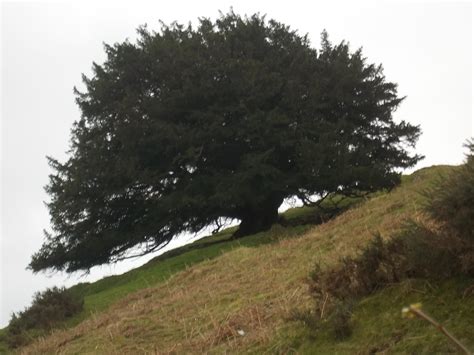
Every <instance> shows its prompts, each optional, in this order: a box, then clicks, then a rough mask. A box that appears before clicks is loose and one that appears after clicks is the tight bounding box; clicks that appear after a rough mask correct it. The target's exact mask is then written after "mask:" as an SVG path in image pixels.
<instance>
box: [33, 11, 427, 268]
mask: <svg viewBox="0 0 474 355" xmlns="http://www.w3.org/2000/svg"><path fill="white" fill-rule="evenodd" d="M105 51H106V53H107V60H106V61H105V63H104V64H103V65H98V64H95V63H94V64H93V73H94V74H93V76H92V77H90V78H88V77H86V76H83V82H84V84H85V91H83V92H79V91H78V90H76V95H77V103H78V105H79V107H80V109H81V111H82V117H81V119H80V120H79V121H77V122H76V123H75V124H74V127H73V130H72V139H71V149H70V152H69V158H68V160H67V161H66V162H65V163H60V162H59V161H57V160H55V159H53V158H49V163H50V165H51V167H52V169H53V170H54V173H53V174H52V175H50V182H49V185H48V186H47V187H46V191H47V192H48V194H49V195H50V197H51V202H50V203H49V204H48V207H49V211H50V215H51V221H52V226H53V233H52V234H47V235H46V241H45V243H44V245H43V246H42V248H41V249H40V250H39V252H37V253H36V254H34V255H33V257H32V261H31V264H30V267H31V268H32V269H33V270H34V271H39V270H42V269H47V268H51V269H56V270H66V271H68V272H72V271H76V270H81V269H85V270H88V269H89V268H90V267H92V266H94V265H99V264H103V263H109V262H114V261H117V260H120V259H123V258H126V257H128V256H130V251H131V250H132V249H134V248H135V249H136V248H137V247H140V248H141V249H140V250H141V251H140V252H139V255H142V254H145V253H149V252H151V251H154V250H156V249H158V248H161V247H163V246H164V245H166V244H167V243H168V242H169V241H170V240H172V238H173V237H174V236H176V235H177V234H179V233H182V232H196V231H199V230H201V229H202V228H204V227H206V226H210V225H212V224H213V223H218V222H219V221H221V220H222V218H230V219H238V220H240V221H241V223H240V228H239V231H238V232H237V235H238V236H239V235H240V236H241V235H247V234H251V233H254V232H257V231H260V230H265V229H267V228H269V227H270V226H271V225H272V223H275V222H276V221H277V218H278V207H279V206H280V205H281V203H282V201H283V200H284V199H285V198H287V197H290V196H296V197H298V198H299V199H301V200H302V201H303V202H305V203H310V201H311V198H312V196H316V195H318V196H324V195H326V194H328V193H331V192H339V193H343V194H350V193H354V191H373V190H376V189H380V188H390V187H392V186H394V185H396V184H397V183H398V181H399V174H398V173H397V170H396V169H397V168H407V167H410V166H413V165H414V164H415V163H416V162H417V161H418V160H419V159H420V156H418V155H413V156H411V155H410V154H409V152H407V150H406V149H407V148H408V147H409V146H414V144H415V142H416V140H417V138H418V136H419V134H420V130H419V128H418V127H415V126H412V125H410V124H408V123H406V122H403V121H402V122H400V123H396V122H394V120H393V118H392V112H393V111H394V110H395V109H396V108H397V107H398V105H399V104H400V103H401V102H402V100H403V98H400V97H398V96H397V86H396V84H394V83H391V82H387V81H386V80H385V76H384V74H383V70H382V66H376V65H374V64H368V63H367V61H366V58H364V57H363V55H362V52H361V50H357V51H355V52H354V53H351V52H350V50H349V46H348V44H347V43H345V42H342V43H340V44H339V45H333V44H332V43H330V42H329V40H328V36H327V34H326V33H325V32H323V34H322V48H321V49H320V50H319V51H318V50H316V49H314V48H312V47H311V46H310V42H309V39H308V37H307V36H301V35H299V34H298V33H297V32H296V31H293V30H290V28H289V27H288V26H286V25H283V24H281V23H279V22H276V21H274V20H270V21H266V20H265V17H262V16H260V15H258V14H256V15H253V16H251V17H241V16H239V15H237V14H235V13H233V12H232V11H231V12H230V13H228V14H225V15H221V16H220V18H219V19H217V20H216V21H215V22H212V21H211V20H209V19H200V20H199V24H198V26H197V28H193V27H192V26H191V25H189V26H183V25H180V24H177V23H174V24H172V25H170V26H167V25H162V28H161V31H159V32H158V33H156V32H150V31H148V30H147V28H146V27H141V28H139V29H138V40H137V42H136V43H130V42H129V41H125V42H123V43H117V44H115V45H113V46H109V45H106V46H105Z"/></svg>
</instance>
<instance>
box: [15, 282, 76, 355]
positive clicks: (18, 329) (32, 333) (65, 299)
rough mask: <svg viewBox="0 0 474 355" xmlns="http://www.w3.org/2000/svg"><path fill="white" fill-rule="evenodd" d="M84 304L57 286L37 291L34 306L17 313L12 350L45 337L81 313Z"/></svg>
mask: <svg viewBox="0 0 474 355" xmlns="http://www.w3.org/2000/svg"><path fill="white" fill-rule="evenodd" d="M83 304H84V301H83V299H79V298H77V297H75V296H74V295H72V294H71V292H70V291H69V290H66V289H65V288H64V287H63V288H58V287H53V288H48V289H46V290H45V291H43V292H37V293H36V294H35V295H34V297H33V302H32V304H31V306H30V307H28V308H27V309H25V310H24V311H22V312H18V314H15V313H13V315H12V317H11V319H10V323H9V324H8V332H7V334H6V340H7V343H8V345H9V346H10V347H11V348H16V347H19V346H23V345H26V344H27V343H28V342H30V341H31V340H32V339H33V338H34V337H36V336H38V335H42V334H45V333H47V332H49V331H51V330H52V329H53V328H55V327H57V326H59V325H60V324H61V322H63V321H65V320H66V319H68V318H70V317H72V316H73V315H74V314H77V313H79V312H80V311H81V310H82V308H83Z"/></svg>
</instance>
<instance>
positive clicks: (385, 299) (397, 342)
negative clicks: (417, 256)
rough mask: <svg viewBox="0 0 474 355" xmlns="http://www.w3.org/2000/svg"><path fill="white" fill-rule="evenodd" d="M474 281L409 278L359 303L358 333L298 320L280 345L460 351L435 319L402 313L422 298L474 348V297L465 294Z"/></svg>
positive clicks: (348, 350)
mask: <svg viewBox="0 0 474 355" xmlns="http://www.w3.org/2000/svg"><path fill="white" fill-rule="evenodd" d="M472 282H473V280H472V279H466V278H458V279H453V280H449V281H443V282H442V281H427V280H408V281H404V282H402V283H400V284H397V285H393V286H391V287H388V288H386V289H383V290H381V291H379V292H377V293H375V294H374V295H372V296H370V297H366V298H365V299H363V301H361V302H360V303H358V304H357V305H356V306H355V308H354V310H353V314H352V318H351V320H352V322H353V333H352V335H351V336H350V337H349V338H348V339H345V340H343V341H338V340H337V339H335V337H334V334H333V332H332V330H331V329H330V327H329V326H328V324H326V323H321V326H320V329H317V330H316V329H311V328H309V327H305V326H303V325H302V324H301V323H300V322H294V323H289V324H287V326H286V328H285V329H284V330H283V331H282V337H281V339H280V342H281V343H282V344H281V345H280V346H281V347H282V348H286V347H287V346H288V345H287V344H288V343H291V347H293V348H294V349H297V350H298V352H299V353H302V354H334V353H338V354H353V353H354V349H357V352H358V353H364V354H368V353H375V352H383V351H389V352H390V353H401V354H434V353H437V354H446V353H456V347H455V346H454V345H453V344H452V343H451V342H450V341H449V340H448V339H447V338H446V337H445V336H444V335H442V334H441V333H440V332H439V331H438V330H437V329H435V328H434V327H433V326H432V325H431V324H429V323H427V322H426V321H423V320H421V319H406V318H402V316H401V310H402V308H403V307H405V306H408V305H410V304H413V303H417V302H421V303H422V306H423V310H424V311H425V312H427V313H428V314H429V315H430V316H432V317H433V318H434V319H436V320H437V321H439V322H440V323H442V324H443V325H444V326H445V327H446V328H447V329H448V330H449V331H450V332H451V333H452V334H454V335H455V336H456V337H457V338H458V339H459V340H460V341H461V342H463V344H464V345H466V346H467V347H468V348H470V349H473V348H474V328H473V324H474V323H473V322H474V314H473V309H474V297H472V295H471V296H470V297H465V298H463V297H462V295H463V293H464V291H465V290H466V289H467V288H468V287H469V286H472ZM283 334H284V335H283ZM283 344H284V345H283Z"/></svg>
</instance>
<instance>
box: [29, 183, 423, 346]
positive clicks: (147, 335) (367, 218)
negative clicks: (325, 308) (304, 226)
mask: <svg viewBox="0 0 474 355" xmlns="http://www.w3.org/2000/svg"><path fill="white" fill-rule="evenodd" d="M419 175H420V176H415V177H414V178H412V179H411V181H410V182H409V183H407V184H406V185H405V186H403V187H402V188H398V189H396V190H395V191H393V192H392V193H390V194H388V195H381V196H378V197H376V198H373V199H371V200H369V201H367V202H365V203H364V204H362V205H361V206H359V207H357V208H354V209H352V210H349V211H347V212H346V213H344V214H343V215H341V216H339V217H338V218H336V219H334V220H332V221H330V222H328V223H326V224H323V225H320V226H318V227H315V228H313V229H311V230H310V231H309V232H307V233H306V234H305V235H303V236H301V237H295V238H287V239H285V238H284V235H282V239H281V240H280V241H279V242H277V243H274V244H267V245H263V246H259V247H258V248H247V247H241V248H237V249H234V250H232V251H230V252H228V253H226V254H223V255H222V256H220V257H218V258H216V259H212V260H209V261H206V262H202V263H200V264H197V265H195V266H193V267H190V268H188V269H186V270H185V271H182V272H180V273H178V274H176V275H175V276H174V277H172V278H171V279H169V280H168V282H166V283H163V284H160V285H159V286H157V287H154V288H148V289H145V290H142V291H139V292H136V293H134V294H131V295H129V296H128V297H126V298H125V299H123V300H121V301H119V302H117V303H115V304H114V305H113V306H112V307H110V308H109V309H108V310H107V311H105V312H102V313H100V314H96V315H94V316H92V317H91V318H89V319H87V320H86V321H84V322H82V323H81V324H79V325H78V326H76V327H74V328H72V329H68V330H62V331H56V332H55V333H53V334H52V335H51V336H49V337H47V338H46V339H39V340H37V341H35V342H34V343H33V344H31V345H30V346H28V347H27V348H24V349H22V353H25V354H39V353H59V354H63V353H68V354H69V353H109V354H132V353H156V354H181V353H192V352H210V353H223V352H242V351H262V350H263V349H266V350H268V349H271V346H272V343H273V342H274V339H275V337H276V334H277V333H278V330H279V329H280V327H281V326H282V325H283V322H284V319H285V318H287V317H288V316H289V315H290V314H291V312H292V310H294V309H295V308H300V309H305V308H306V307H307V306H308V305H309V304H310V302H311V299H310V296H309V293H308V290H307V285H306V282H305V280H306V278H307V276H308V274H309V272H310V270H311V269H312V267H313V266H314V264H315V263H316V262H318V263H319V264H320V265H321V266H322V267H323V268H324V267H328V266H331V265H334V263H336V262H338V260H339V259H340V258H341V257H342V256H345V255H350V254H354V253H355V252H357V250H358V249H359V248H360V247H361V246H363V245H365V243H366V242H367V241H368V240H370V239H371V238H372V236H373V234H374V233H375V232H380V233H381V234H382V235H388V234H392V233H394V232H395V231H396V230H399V229H400V228H402V226H403V222H404V221H405V220H406V219H407V218H409V217H411V218H413V217H416V216H417V215H418V210H419V200H417V199H420V198H421V197H416V196H414V195H415V194H414V192H415V191H417V190H418V189H419V188H420V186H422V185H423V184H422V180H423V179H424V177H423V174H419ZM282 231H283V232H282V233H284V230H283V229H282ZM239 331H243V332H244V335H240V334H239ZM288 350H289V349H288Z"/></svg>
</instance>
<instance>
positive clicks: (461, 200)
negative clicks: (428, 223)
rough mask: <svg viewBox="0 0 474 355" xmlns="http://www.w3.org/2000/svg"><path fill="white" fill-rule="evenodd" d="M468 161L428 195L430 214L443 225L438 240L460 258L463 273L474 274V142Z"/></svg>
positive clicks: (468, 143) (470, 142)
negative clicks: (442, 241)
mask: <svg viewBox="0 0 474 355" xmlns="http://www.w3.org/2000/svg"><path fill="white" fill-rule="evenodd" d="M466 147H467V148H468V154H467V156H466V162H465V164H464V165H462V166H461V167H459V169H458V170H456V171H455V172H454V173H452V174H450V175H448V176H446V177H444V178H443V181H441V182H440V183H439V184H438V185H437V186H436V187H435V188H433V189H431V190H430V191H429V192H428V195H429V203H428V204H427V206H426V211H427V212H428V214H429V215H430V216H431V217H432V218H433V219H434V220H436V221H438V222H439V223H440V230H439V233H438V234H439V235H440V236H442V238H438V239H439V240H440V241H441V240H442V239H444V241H445V242H444V244H445V246H446V247H448V248H449V249H450V250H451V252H452V253H453V254H456V255H457V256H458V259H459V261H460V262H461V264H462V271H463V272H465V273H470V274H472V275H474V140H471V141H468V142H467V143H466Z"/></svg>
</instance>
